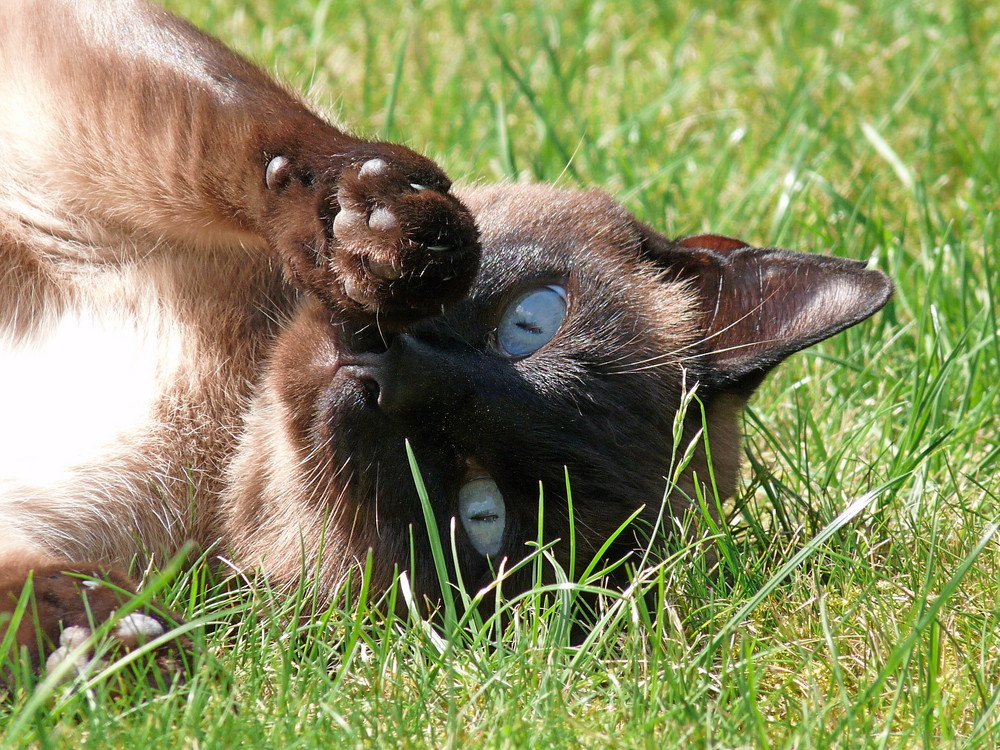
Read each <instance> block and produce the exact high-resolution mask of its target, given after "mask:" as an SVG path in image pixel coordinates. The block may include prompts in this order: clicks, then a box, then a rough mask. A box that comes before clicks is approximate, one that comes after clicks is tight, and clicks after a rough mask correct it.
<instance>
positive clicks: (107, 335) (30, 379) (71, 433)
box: [0, 310, 181, 509]
mask: <svg viewBox="0 0 1000 750" xmlns="http://www.w3.org/2000/svg"><path fill="white" fill-rule="evenodd" d="M180 352H181V347H180V336H179V334H178V332H177V331H176V330H173V329H172V326H171V324H170V321H169V320H165V319H163V316H161V315H160V314H158V313H157V312H156V311H153V310H149V311H146V312H144V313H141V314H140V315H139V316H138V317H136V316H135V315H134V312H133V313H131V314H128V315H126V314H124V313H118V314H116V313H110V314H104V315H96V314H91V313H88V312H83V313H75V312H74V313H70V314H67V315H65V316H63V317H62V318H61V319H59V320H57V321H55V322H54V323H53V324H52V325H51V326H49V327H48V328H47V330H46V331H44V332H42V333H40V334H39V335H36V336H34V337H32V339H30V340H27V341H19V342H15V341H12V340H11V339H10V338H8V337H5V336H4V334H3V332H0V425H2V427H0V509H2V504H3V498H4V496H5V494H9V493H10V492H11V491H12V489H13V488H14V487H22V488H23V487H25V486H30V487H33V488H35V490H36V491H44V487H45V486H46V485H53V484H56V483H61V482H63V481H65V480H66V479H68V478H69V477H70V476H71V474H72V471H73V469H74V468H78V467H85V466H91V465H95V464H100V462H101V460H102V457H103V456H106V455H108V453H109V452H113V449H114V446H115V445H120V444H121V442H122V441H125V440H127V438H128V436H129V435H131V434H136V433H138V432H140V431H142V430H144V429H146V428H148V425H149V421H150V419H151V418H152V415H153V412H154V407H155V405H156V403H157V401H158V399H159V397H160V395H161V393H162V392H163V389H164V386H165V384H166V383H167V382H169V380H170V379H171V377H172V375H174V373H175V372H176V369H177V367H178V366H179V361H180ZM5 490H6V492H5Z"/></svg>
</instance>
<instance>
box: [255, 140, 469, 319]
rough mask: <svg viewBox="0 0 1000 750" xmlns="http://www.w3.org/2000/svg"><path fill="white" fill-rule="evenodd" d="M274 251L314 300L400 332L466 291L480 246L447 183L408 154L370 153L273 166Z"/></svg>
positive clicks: (394, 149) (386, 148)
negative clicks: (319, 165)
mask: <svg viewBox="0 0 1000 750" xmlns="http://www.w3.org/2000/svg"><path fill="white" fill-rule="evenodd" d="M265 182H266V185H267V189H268V191H269V193H270V194H271V197H272V199H271V200H270V202H269V205H270V208H269V213H268V218H267V222H266V227H267V234H268V237H269V241H270V242H271V245H272V248H273V249H274V250H275V251H276V252H277V254H278V255H280V256H281V257H282V259H283V260H284V261H285V263H286V266H287V267H288V268H289V270H290V272H291V275H292V276H293V277H294V278H295V279H296V280H297V281H298V282H299V283H300V284H302V286H303V287H305V288H306V290H307V291H309V292H311V293H313V294H315V295H316V296H318V297H319V298H320V299H322V300H323V301H324V302H326V303H328V304H332V305H334V306H335V307H337V308H338V309H340V310H341V311H342V312H344V313H345V314H346V315H347V317H349V318H353V319H356V320H359V321H363V322H368V321H376V320H377V321H378V323H379V325H380V327H382V328H389V329H392V328H399V327H402V326H405V325H406V324H408V323H410V322H413V321H414V320H417V319H419V318H423V317H428V316H432V315H436V314H439V313H440V312H441V310H442V309H443V308H444V307H445V306H447V305H448V304H451V303H452V302H455V301H457V300H458V299H460V298H461V297H462V296H463V295H464V294H465V293H466V292H467V291H468V289H469V286H470V285H471V283H472V281H473V279H474V277H475V275H476V272H477V271H478V268H479V252H480V249H479V242H478V236H477V233H476V228H475V223H474V221H473V218H472V216H471V214H470V213H469V211H468V210H467V209H466V208H465V207H464V206H463V205H462V204H461V203H460V202H459V200H458V199H457V198H455V197H454V196H453V195H451V194H450V193H449V192H448V191H449V189H450V186H451V185H450V182H449V181H448V179H447V177H445V175H444V174H443V173H442V172H441V171H440V170H439V169H438V168H437V167H436V166H435V165H434V164H433V163H432V162H430V161H428V160H427V159H425V158H423V157H421V156H419V155H417V154H415V153H413V152H412V151H410V150H409V149H405V148H403V147H400V146H391V145H387V144H364V146H363V147H362V148H359V149H358V152H357V153H355V154H352V155H350V156H349V158H348V160H347V163H346V165H344V166H342V167H340V168H338V169H333V168H330V169H328V170H326V171H325V172H319V173H317V172H316V171H315V170H313V171H312V172H308V171H305V172H303V171H302V169H301V168H298V167H296V165H295V164H294V163H293V162H292V161H291V160H290V159H289V158H288V157H285V156H276V157H273V158H271V160H270V161H269V162H268V166H267V169H266V173H265Z"/></svg>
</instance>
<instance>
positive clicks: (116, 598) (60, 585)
mask: <svg viewBox="0 0 1000 750" xmlns="http://www.w3.org/2000/svg"><path fill="white" fill-rule="evenodd" d="M135 591H136V586H135V583H134V582H133V581H132V580H131V579H130V578H129V577H128V576H127V575H126V574H124V573H123V572H121V571H119V570H116V569H114V568H111V567H108V566H104V565H100V564H96V563H82V564H81V563H72V564H70V563H58V562H52V561H48V560H46V561H30V562H29V563H28V564H25V562H24V561H18V560H11V559H8V560H5V561H0V643H5V642H6V643H7V644H8V651H7V653H0V685H2V684H3V683H4V682H5V681H6V682H13V672H12V671H11V670H12V669H13V668H14V662H16V661H17V660H18V659H20V658H21V655H24V656H26V657H27V658H28V661H29V664H30V667H31V668H32V669H34V670H37V671H38V672H39V673H41V674H45V675H51V674H54V673H55V674H58V675H59V676H60V677H61V679H62V680H63V681H65V680H69V679H72V678H73V677H75V676H77V675H78V674H81V673H87V674H94V673H96V672H97V671H99V670H100V669H102V668H103V667H104V666H106V665H107V664H108V663H109V662H110V661H111V660H113V659H116V658H118V657H120V656H123V655H124V654H126V653H128V652H130V651H133V650H135V649H137V648H140V647H142V646H144V645H145V644H148V643H151V642H153V641H154V640H156V639H158V638H160V637H161V636H163V635H165V634H166V633H168V632H169V631H170V629H171V628H172V627H173V625H174V624H175V623H176V618H175V617H174V616H173V615H172V614H170V613H168V612H166V611H165V610H162V609H160V608H157V607H156V606H153V605H147V606H143V607H141V608H134V607H133V606H132V605H131V603H130V602H131V599H132V597H133V596H134V594H135ZM22 604H24V605H26V606H23V607H22V606H21V605H22ZM95 633H97V634H98V636H103V637H100V638H95V637H94V635H95ZM8 636H10V637H8ZM190 650H191V644H190V642H189V640H188V639H187V638H184V637H181V638H169V639H165V640H164V642H163V643H162V644H159V645H157V646H156V647H155V648H153V649H152V650H151V652H150V656H149V658H150V659H151V662H150V661H149V660H144V661H143V662H142V664H141V667H142V668H144V669H146V672H145V673H144V676H145V677H146V678H147V679H148V680H149V681H150V682H151V683H152V684H157V683H162V684H170V683H171V682H173V681H174V680H176V679H178V678H181V677H182V676H183V673H184V671H185V664H186V662H187V661H189V657H188V655H189V653H190ZM4 662H6V663H4Z"/></svg>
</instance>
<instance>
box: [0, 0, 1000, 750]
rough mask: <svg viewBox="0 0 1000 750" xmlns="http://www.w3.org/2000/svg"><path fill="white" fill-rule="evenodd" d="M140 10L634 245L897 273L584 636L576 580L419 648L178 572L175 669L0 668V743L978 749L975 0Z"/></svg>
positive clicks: (999, 90) (982, 376)
mask: <svg viewBox="0 0 1000 750" xmlns="http://www.w3.org/2000/svg"><path fill="white" fill-rule="evenodd" d="M168 6H169V7H170V8H171V9H173V10H176V11H178V12H180V13H182V14H183V15H186V16H187V17H189V18H191V19H193V20H194V21H195V22H196V23H198V24H199V25H201V26H202V27H204V28H207V29H208V30H210V31H212V32H213V33H215V34H218V35H220V36H222V37H223V38H224V39H225V40H226V41H227V43H229V44H231V45H233V46H235V47H236V48H238V49H240V50H241V51H243V52H245V53H247V54H249V55H250V56H252V57H254V58H255V59H257V60H259V61H260V62H262V63H263V64H264V65H265V66H266V67H268V68H269V69H271V70H273V71H276V72H277V73H278V74H279V75H280V76H281V77H282V78H283V79H284V80H286V81H287V82H289V84H290V85H292V86H293V87H294V88H297V89H308V90H309V91H310V92H311V95H312V98H313V101H315V102H316V103H317V105H318V106H319V107H321V108H322V109H324V110H325V111H327V112H328V113H332V114H333V115H335V116H336V117H337V118H338V119H339V120H340V121H342V122H344V123H346V124H348V125H350V126H351V127H352V128H353V129H354V130H356V131H357V132H360V133H363V134H367V135H370V136H373V137H389V138H393V139H398V140H402V141H405V142H406V143H408V144H410V145H412V146H413V147H415V148H417V149H419V150H422V151H424V152H426V153H428V154H429V155H431V156H433V157H434V158H436V159H437V160H438V161H439V162H441V163H442V164H443V165H444V166H445V168H446V169H447V171H448V172H449V173H450V174H451V175H452V176H453V177H455V178H457V179H459V180H464V181H466V182H488V181H496V180H507V179H512V180H520V179H531V180H548V181H558V182H560V183H561V184H563V185H565V186H579V187H594V186H596V187H602V188H604V189H605V190H608V191H609V192H611V193H612V194H614V195H615V196H616V197H618V198H619V199H620V200H622V201H623V202H624V203H625V204H626V205H627V206H628V207H629V208H630V209H631V210H633V211H634V212H635V213H636V214H637V215H638V216H639V217H640V218H641V219H643V220H644V221H648V222H650V223H652V224H654V225H655V226H657V227H660V228H661V229H663V230H664V231H666V232H667V233H668V234H672V235H679V234H684V233H689V232H695V231H703V230H712V231H716V232H721V233H726V234H731V235H736V236H739V237H743V238H744V239H746V240H748V241H750V242H753V243H755V244H762V245H765V244H775V245H781V246H785V247H791V248H795V249H801V250H811V251H817V252H819V251H822V252H830V253H834V254H838V255H843V256H847V257H852V258H859V259H865V260H871V261H872V262H873V263H874V264H875V265H876V266H878V267H880V268H883V269H884V270H886V271H888V272H889V273H890V274H891V275H892V276H893V278H894V280H895V281H896V284H897V292H896V295H895V297H894V299H893V301H892V302H891V303H890V305H889V306H888V307H887V308H886V309H885V310H884V311H883V312H881V313H879V314H878V315H877V316H876V317H875V318H873V319H872V320H871V321H868V322H866V323H864V324H862V325H860V326H858V327H857V328H855V329H852V330H850V331H848V332H846V333H845V334H841V335H840V336H838V337H836V338H834V339H832V340H830V341H828V342H825V343H823V344H822V345H820V346H818V347H815V348H814V349H812V350H810V351H809V352H807V353H804V354H801V355H797V356H795V357H793V358H792V359H791V360H790V361H789V362H788V363H787V364H786V365H784V366H783V367H782V368H781V369H780V370H779V371H778V372H777V373H776V374H775V375H774V376H772V377H771V378H770V379H769V380H768V381H767V382H766V383H765V385H764V386H763V387H762V389H761V391H760V393H759V394H758V396H757V397H756V398H755V400H754V402H753V404H752V407H751V409H750V411H749V413H748V416H747V419H746V433H747V440H746V454H747V455H746V460H745V462H744V464H745V465H744V482H743V486H742V488H741V490H740V493H739V495H738V497H737V498H736V499H735V501H734V503H733V504H732V508H731V510H732V522H731V524H730V525H729V526H728V527H725V528H723V529H720V531H719V538H717V539H715V540H702V541H696V540H692V541H690V542H685V543H681V542H678V543H677V544H676V546H675V548H673V549H671V550H668V551H667V554H666V555H665V556H664V557H663V559H661V560H660V561H659V562H657V563H656V565H653V564H650V566H648V568H647V569H645V570H643V571H640V572H639V573H638V574H637V578H636V580H637V586H636V589H635V590H634V591H630V592H626V593H625V594H624V595H616V594H612V593H610V592H609V593H607V594H606V595H605V596H604V607H603V609H602V610H601V612H602V613H603V614H604V615H605V616H604V619H600V620H598V623H597V625H596V626H594V627H593V630H591V631H590V637H588V638H586V639H585V640H584V641H583V645H577V644H576V642H575V641H574V640H573V639H572V638H571V637H570V630H571V629H570V628H567V627H565V623H566V621H567V618H575V617H577V616H578V612H577V611H576V610H575V609H574V607H576V606H577V605H578V603H579V601H578V599H577V598H576V597H575V595H567V596H555V595H552V592H550V594H549V595H547V596H546V595H543V594H542V593H541V592H535V595H533V596H529V597H527V598H526V599H525V600H524V601H523V602H521V604H520V606H518V607H516V608H513V609H511V610H510V615H511V617H510V619H509V622H506V623H502V624H501V623H499V622H497V623H494V624H493V625H489V624H487V623H483V622H481V621H477V620H476V619H475V618H471V617H466V618H465V619H464V620H463V616H462V615H461V614H459V612H460V610H461V607H460V605H461V602H458V604H456V610H455V613H454V619H453V620H452V621H451V622H450V624H449V626H448V627H449V628H450V631H447V629H446V632H447V634H448V635H449V637H448V638H445V637H443V636H442V634H441V632H438V631H433V630H430V629H428V628H426V627H424V626H423V625H422V623H421V622H420V621H419V619H418V618H416V617H414V616H410V617H403V616H400V617H395V616H388V615H384V614H379V612H380V611H382V610H380V609H379V608H377V607H375V606H374V604H375V602H372V601H369V597H366V596H360V597H359V596H353V597H348V596H346V594H345V596H344V597H343V598H342V599H341V600H340V601H338V602H337V603H335V604H334V605H333V606H332V607H331V608H329V609H328V610H326V611H325V612H323V613H321V614H320V615H318V616H312V617H309V618H299V617H298V616H297V614H296V613H297V612H298V611H301V610H302V608H303V607H307V606H308V602H309V592H308V590H307V589H304V590H303V591H302V592H300V595H299V596H296V597H291V598H288V597H281V596H278V595H277V594H275V593H273V592H271V591H269V590H268V588H267V587H266V585H265V584H262V583H259V582H248V583H247V584H246V585H244V586H242V587H239V588H238V589H235V590H233V589H230V588H228V587H225V586H222V585H221V584H219V583H218V582H216V581H215V580H214V579H213V577H212V575H211V574H210V573H209V572H208V570H207V569H206V568H205V567H204V566H196V567H195V568H193V569H188V570H185V571H182V572H181V573H180V574H178V576H177V577H176V578H174V579H172V580H170V581H164V583H165V584H166V589H165V593H164V595H163V596H162V598H164V599H165V600H166V601H165V603H166V604H168V605H169V606H172V607H173V608H174V609H176V610H178V611H179V612H180V613H181V614H182V615H184V616H185V617H187V618H188V619H190V620H195V621H199V622H205V623H206V624H210V623H213V622H214V623H215V624H214V626H212V627H208V628H207V629H206V630H205V631H204V632H203V633H202V634H201V635H200V636H199V638H202V639H203V640H204V649H203V650H204V654H205V656H204V657H203V662H202V665H203V668H202V669H201V671H199V672H198V674H196V676H195V677H194V679H193V680H192V681H191V682H190V683H189V684H187V685H184V686H181V687H177V688H175V689H173V690H172V691H169V692H167V693H165V694H161V693H156V692H151V691H150V692H147V691H145V689H144V688H139V687H137V688H136V689H135V691H134V692H133V693H132V694H129V695H125V696H116V695H114V694H113V691H112V690H111V687H110V686H109V683H110V681H107V680H103V681H102V680H96V681H93V685H92V688H91V691H90V693H87V692H85V691H80V690H76V691H75V692H72V691H70V692H66V691H65V689H64V688H61V687H51V686H44V685H43V686H42V687H40V688H36V690H35V692H32V691H31V690H30V689H25V690H23V691H20V692H18V693H17V694H16V695H15V696H14V697H13V698H12V699H11V700H10V701H9V702H8V703H7V704H4V705H3V706H2V707H0V731H3V732H5V734H4V735H2V736H3V737H4V741H5V742H6V743H7V744H9V745H11V746H17V747H21V746H30V745H34V746H66V745H74V746H75V745H84V746H92V747H101V748H105V747H117V746H127V747H143V746H152V745H155V746H156V747H163V746H168V747H227V748H228V747H236V746H238V745H240V744H244V745H246V746H251V747H283V746H289V747H291V746H296V747H299V746H302V747H313V746H318V747H354V746H370V745H377V746H397V745H398V746H419V747H512V748H513V747H546V746H554V747H563V746H584V747H650V748H662V747H671V746H682V743H690V744H691V746H695V747H698V746H711V747H741V746H759V747H770V746H774V747H816V748H826V747H854V746H865V747H867V746H871V747H901V746H902V747H914V746H916V747H920V746H923V747H952V746H973V747H990V746H993V745H996V744H997V743H998V742H1000V736H998V730H996V729H995V727H996V726H997V725H1000V711H998V704H1000V604H998V602H1000V596H998V588H1000V580H998V578H1000V547H998V544H997V535H996V534H995V531H996V526H995V524H996V521H997V519H998V517H1000V469H998V464H1000V437H998V436H1000V315H998V308H1000V256H998V254H997V248H998V247H1000V231H998V225H1000V213H998V211H997V207H998V202H1000V196H998V191H1000V133H998V119H1000V118H998V117H997V102H998V101H1000V6H998V5H997V4H996V3H989V2H986V1H985V0H972V1H971V2H965V3H958V2H950V3H948V2H902V1H901V0H884V1H883V2H870V3H862V4H857V3H851V4H848V3H843V2H818V3H802V2H798V3H794V2H793V3H785V4H777V3H771V4H765V3H753V2H743V3H736V2H731V3H715V4H708V5H706V4H704V3H700V4H698V3H690V2H678V3H648V4H644V5H641V6H640V5H637V4H635V3H629V2H625V1H624V0H621V1H618V0H612V1H609V2H603V3H601V2H583V1H582V0H580V1H573V0H559V1H558V2H549V3H531V2H526V1H524V0H500V1H499V2H495V3H490V4H485V3H483V4H477V3H469V2H460V1H459V0H451V1H448V2H446V1H445V0H440V1H438V0H427V2H422V3H417V2H411V3H402V4H391V3H377V2H376V3H356V2H350V3H348V2H343V1H342V0H330V1H329V2H327V1H325V0H308V1H306V0H284V1H283V2H267V3H264V2H256V3H245V2H235V0H221V1H220V2H214V3H211V4H206V3H203V2H197V3H196V2H194V1H193V0H171V1H170V2H169V3H168ZM862 501H863V502H862ZM852 504H854V505H852ZM848 509H851V510H852V511H856V515H853V516H851V517H847V516H845V515H844V514H845V511H847V510H848ZM705 544H716V545H721V546H722V547H724V548H725V550H726V552H727V554H725V555H722V556H721V557H720V560H722V565H723V568H724V574H723V575H722V576H720V577H719V578H717V579H713V578H711V577H710V576H709V575H707V571H706V570H705V565H704V563H703V561H702V560H701V558H700V556H699V551H700V549H702V547H701V546H700V545H705ZM440 551H441V554H442V555H443V556H444V555H448V554H449V550H448V544H447V540H443V541H442V547H441V550H440ZM539 559H540V560H542V563H541V564H543V565H548V564H550V563H548V562H545V561H544V555H543V554H542V553H541V552H539ZM363 583H364V582H363V581H362V580H359V581H358V582H356V585H355V587H354V592H355V594H357V593H358V591H360V590H363ZM582 585H585V586H587V587H590V588H592V589H596V588H597V587H599V586H600V581H599V580H594V581H585V582H584V583H583V584H582ZM578 590H579V589H576V590H575V591H578ZM564 591H574V589H564ZM643 591H644V592H646V594H647V595H646V596H641V595H640V593H641V592H643ZM404 593H405V592H404V591H402V590H396V591H395V592H393V593H392V594H391V595H392V596H396V597H400V598H403V597H404ZM456 596H458V595H457V594H456ZM359 602H360V603H359ZM390 609H391V608H390ZM39 691H42V692H39Z"/></svg>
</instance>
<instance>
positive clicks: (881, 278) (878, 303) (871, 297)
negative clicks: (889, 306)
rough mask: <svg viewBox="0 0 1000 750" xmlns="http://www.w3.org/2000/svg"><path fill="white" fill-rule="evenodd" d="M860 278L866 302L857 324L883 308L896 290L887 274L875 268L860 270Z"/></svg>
mask: <svg viewBox="0 0 1000 750" xmlns="http://www.w3.org/2000/svg"><path fill="white" fill-rule="evenodd" d="M861 278H862V279H863V281H864V287H865V292H866V294H867V296H868V302H867V304H865V305H863V313H864V314H863V315H862V316H861V317H859V318H858V322H860V321H862V320H864V319H865V318H868V317H871V316H872V315H874V314H875V313H877V312H878V311H879V310H881V309H882V308H883V307H885V305H886V303H888V301H889V300H890V299H892V295H893V293H894V292H895V290H896V287H895V285H894V284H893V283H892V279H890V278H889V276H888V274H886V273H884V272H883V271H879V270H878V269H876V268H864V269H862V270H861Z"/></svg>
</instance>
